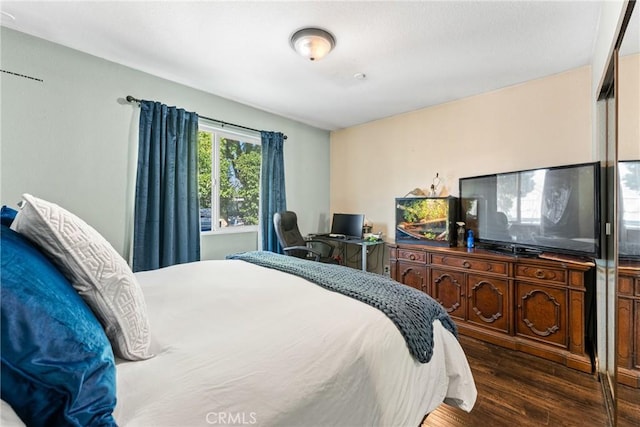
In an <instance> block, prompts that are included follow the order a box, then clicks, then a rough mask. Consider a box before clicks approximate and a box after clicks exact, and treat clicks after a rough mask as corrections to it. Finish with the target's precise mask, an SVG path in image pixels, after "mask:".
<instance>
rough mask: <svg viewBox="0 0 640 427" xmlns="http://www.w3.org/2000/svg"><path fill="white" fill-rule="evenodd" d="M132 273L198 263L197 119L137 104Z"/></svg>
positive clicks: (155, 104)
mask: <svg viewBox="0 0 640 427" xmlns="http://www.w3.org/2000/svg"><path fill="white" fill-rule="evenodd" d="M139 132H140V133H139V141H138V144H139V147H138V172H137V177H136V196H135V214H134V230H133V271H145V270H153V269H157V268H160V267H167V266H169V265H173V264H179V263H184V262H191V261H198V260H200V215H199V211H198V174H197V168H198V162H197V159H198V115H197V114H195V113H189V112H186V111H184V110H183V109H178V108H176V107H167V106H166V105H164V104H160V103H159V102H151V101H141V102H140V131H139Z"/></svg>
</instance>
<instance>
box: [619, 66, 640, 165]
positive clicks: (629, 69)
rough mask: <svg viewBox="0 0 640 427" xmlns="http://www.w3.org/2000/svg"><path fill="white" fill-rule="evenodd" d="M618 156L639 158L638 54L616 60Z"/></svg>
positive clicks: (639, 81)
mask: <svg viewBox="0 0 640 427" xmlns="http://www.w3.org/2000/svg"><path fill="white" fill-rule="evenodd" d="M618 65H619V72H618V80H619V86H618V88H619V96H618V120H619V121H618V158H619V159H620V160H640V54H635V55H627V56H623V57H621V58H620V60H619V61H618Z"/></svg>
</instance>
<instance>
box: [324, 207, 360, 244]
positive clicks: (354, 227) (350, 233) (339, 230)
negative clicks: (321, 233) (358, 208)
mask: <svg viewBox="0 0 640 427" xmlns="http://www.w3.org/2000/svg"><path fill="white" fill-rule="evenodd" d="M363 226H364V215H362V214H345V213H334V214H333V219H332V221H331V234H344V235H345V236H346V237H350V238H354V239H362V227H363Z"/></svg>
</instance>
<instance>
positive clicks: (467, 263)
mask: <svg viewBox="0 0 640 427" xmlns="http://www.w3.org/2000/svg"><path fill="white" fill-rule="evenodd" d="M462 266H463V267H464V268H471V264H470V263H469V261H465V262H463V263H462Z"/></svg>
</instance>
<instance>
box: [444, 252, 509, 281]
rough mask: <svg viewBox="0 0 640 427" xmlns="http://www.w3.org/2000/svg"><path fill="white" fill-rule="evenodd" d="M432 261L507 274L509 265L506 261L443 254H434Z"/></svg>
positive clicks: (449, 265)
mask: <svg viewBox="0 0 640 427" xmlns="http://www.w3.org/2000/svg"><path fill="white" fill-rule="evenodd" d="M431 263H432V264H434V265H444V266H447V267H456V268H464V269H466V270H471V271H479V272H482V273H494V274H502V275H505V276H506V275H507V273H508V272H509V266H508V264H507V263H506V262H501V261H488V260H482V259H474V258H466V257H458V256H449V255H442V254H432V255H431Z"/></svg>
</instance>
